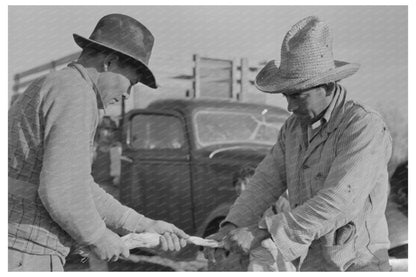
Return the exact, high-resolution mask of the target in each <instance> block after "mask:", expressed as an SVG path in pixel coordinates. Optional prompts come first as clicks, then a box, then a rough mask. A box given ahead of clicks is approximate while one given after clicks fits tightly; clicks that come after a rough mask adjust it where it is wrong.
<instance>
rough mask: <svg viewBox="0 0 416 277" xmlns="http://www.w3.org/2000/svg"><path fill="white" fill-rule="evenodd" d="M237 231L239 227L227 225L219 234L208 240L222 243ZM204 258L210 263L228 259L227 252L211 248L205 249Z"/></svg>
mask: <svg viewBox="0 0 416 277" xmlns="http://www.w3.org/2000/svg"><path fill="white" fill-rule="evenodd" d="M234 229H237V226H236V225H234V224H232V223H226V224H225V225H224V226H223V227H222V228H221V229H220V230H219V231H218V232H217V233H215V234H212V235H210V236H208V237H207V239H213V240H216V241H222V240H223V239H224V238H225V237H226V236H227V235H228V233H229V232H231V231H232V230H234ZM204 256H205V258H206V259H208V262H210V263H216V262H217V260H218V261H219V260H222V259H224V258H225V257H226V253H225V250H224V249H222V248H215V249H214V248H210V247H204Z"/></svg>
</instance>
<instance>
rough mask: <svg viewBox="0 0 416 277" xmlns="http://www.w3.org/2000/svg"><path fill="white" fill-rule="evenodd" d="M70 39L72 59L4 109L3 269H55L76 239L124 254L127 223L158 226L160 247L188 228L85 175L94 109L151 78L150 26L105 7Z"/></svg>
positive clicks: (136, 228)
mask: <svg viewBox="0 0 416 277" xmlns="http://www.w3.org/2000/svg"><path fill="white" fill-rule="evenodd" d="M74 39H75V42H76V43H77V44H78V45H79V46H80V47H81V48H82V53H81V55H80V57H79V59H78V61H76V62H73V63H71V64H69V65H68V67H66V68H65V69H63V70H60V71H57V72H52V73H50V74H48V75H47V76H46V77H41V78H39V79H37V80H35V81H34V82H33V83H32V84H31V85H29V87H28V88H27V89H26V91H25V92H24V93H23V95H22V96H21V97H19V98H18V99H17V100H16V102H15V103H14V104H13V105H12V107H11V108H10V110H9V117H8V118H9V143H8V146H9V147H8V149H9V160H8V161H9V163H8V164H9V166H8V168H9V171H8V176H9V180H8V181H9V195H8V200H9V228H8V247H9V271H62V270H63V265H64V263H65V258H66V256H67V255H68V253H69V251H70V248H71V246H73V245H74V244H75V243H76V244H77V245H79V244H80V245H83V246H87V247H89V249H90V251H92V252H93V253H94V254H95V255H96V256H97V257H99V258H100V259H102V260H106V261H115V260H117V259H118V258H119V257H120V256H123V257H126V256H128V255H129V250H128V249H127V248H126V247H125V245H124V244H123V242H122V240H121V239H120V237H119V235H124V234H127V233H132V232H137V233H140V232H154V233H158V234H161V235H162V236H161V239H160V245H161V248H162V249H163V250H165V251H167V250H180V249H181V248H182V247H184V246H185V245H186V238H188V235H186V234H185V233H184V232H183V231H182V230H180V229H178V228H177V227H175V226H174V225H172V224H169V223H167V222H164V221H157V220H152V219H150V218H146V217H145V216H144V215H141V214H139V213H137V212H136V211H134V210H133V209H131V208H128V207H126V206H123V205H121V204H120V203H119V202H118V201H117V200H115V199H114V198H113V197H112V196H110V195H109V194H107V193H106V192H105V191H104V190H103V189H101V188H100V187H99V186H98V185H97V184H96V183H95V182H94V181H93V178H92V177H91V159H92V149H93V140H94V134H95V130H96V128H97V124H98V122H99V109H105V108H106V107H107V106H108V105H110V104H112V103H115V102H118V101H120V100H121V98H122V96H125V97H128V96H129V94H130V91H131V88H132V87H133V86H134V85H136V84H137V83H139V82H140V83H143V84H145V85H147V86H149V87H151V88H156V80H155V77H154V75H153V73H152V71H151V70H150V69H149V67H148V63H149V59H150V55H151V51H152V47H153V41H154V38H153V35H152V34H151V32H150V31H149V30H148V29H147V28H146V27H145V26H144V25H142V24H141V23H140V22H138V21H137V20H135V19H134V18H131V17H129V16H126V15H122V14H110V15H106V16H104V17H103V18H102V19H100V21H99V22H98V24H97V26H96V27H95V29H94V31H93V32H92V34H91V36H90V37H89V38H85V37H82V36H80V35H77V34H74ZM114 230H115V231H117V233H118V234H116V233H115V232H114Z"/></svg>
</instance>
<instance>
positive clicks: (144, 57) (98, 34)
mask: <svg viewBox="0 0 416 277" xmlns="http://www.w3.org/2000/svg"><path fill="white" fill-rule="evenodd" d="M73 36H74V40H75V42H76V43H77V44H78V45H79V46H80V47H81V48H83V49H84V48H85V47H92V48H96V49H104V50H113V51H115V52H117V53H119V54H122V55H124V56H126V57H128V58H130V60H131V61H132V64H133V65H134V66H137V67H138V68H139V69H140V70H141V73H142V78H141V80H140V82H141V83H143V84H145V85H146V86H149V87H151V88H157V85H156V79H155V76H154V75H153V73H152V71H151V70H150V69H149V67H148V64H149V59H150V55H151V53H152V48H153V42H154V38H153V35H152V33H151V32H150V31H149V30H148V29H147V28H146V27H145V26H144V25H143V24H141V23H140V22H139V21H137V20H136V19H134V18H131V17H129V16H127V15H123V14H109V15H106V16H104V17H103V18H101V19H100V21H98V23H97V26H96V27H95V29H94V31H93V32H92V34H91V35H90V37H89V38H85V37H82V36H80V35H78V34H73Z"/></svg>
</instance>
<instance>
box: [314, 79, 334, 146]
mask: <svg viewBox="0 0 416 277" xmlns="http://www.w3.org/2000/svg"><path fill="white" fill-rule="evenodd" d="M337 96H338V90H337V87H336V86H335V88H334V90H333V97H332V99H331V102H330V103H329V105H328V108H327V109H326V111H325V113H324V115H323V116H322V118H321V119H319V120H318V121H316V122H314V123H312V124H310V125H308V141H309V142H310V141H311V140H312V139H313V137H314V136H315V135H316V134H317V133H318V132H319V130H320V127H322V126H324V125H325V124H326V123H327V122H328V121H329V120H330V119H331V115H332V112H333V111H334V107H335V104H336V102H337V101H336V99H338V97H337Z"/></svg>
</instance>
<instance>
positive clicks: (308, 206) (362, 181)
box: [266, 113, 391, 261]
mask: <svg viewBox="0 0 416 277" xmlns="http://www.w3.org/2000/svg"><path fill="white" fill-rule="evenodd" d="M349 122H350V123H349V124H348V126H347V127H346V128H345V130H344V131H343V133H342V134H341V135H340V139H339V141H338V143H337V146H336V147H337V149H336V153H337V154H336V158H335V160H334V162H333V164H332V166H331V168H330V171H329V173H328V176H327V178H326V179H325V182H324V185H323V189H321V190H320V191H319V192H318V193H317V194H316V195H315V196H314V197H313V198H311V199H309V200H308V201H306V202H305V203H304V204H302V205H300V206H298V207H296V208H295V209H293V210H292V211H289V212H285V213H280V214H277V215H275V216H273V217H269V218H266V223H267V226H268V230H269V232H270V234H271V236H272V238H273V240H274V241H275V243H276V246H277V248H278V249H279V251H280V252H281V253H282V254H283V257H284V258H285V259H286V260H287V261H292V260H294V259H296V258H298V257H301V256H303V255H305V253H307V250H308V247H309V245H310V244H311V243H312V241H313V240H315V239H317V238H319V237H321V236H322V235H325V234H327V233H329V232H330V231H332V230H335V229H337V228H339V227H341V226H343V225H345V224H346V223H348V222H349V221H351V220H352V219H353V218H355V217H356V216H357V215H358V213H359V211H360V210H361V209H362V208H363V207H364V203H365V201H366V199H367V198H368V196H369V194H370V192H371V190H372V189H373V188H374V186H375V184H376V183H377V178H378V176H379V174H380V172H383V170H384V171H385V172H387V163H388V161H389V159H390V156H391V137H390V135H389V132H388V131H387V128H386V126H385V124H384V122H383V121H382V119H381V118H380V117H379V116H378V115H376V114H372V113H365V114H364V115H362V114H359V115H355V116H353V117H352V118H351V120H350V121H349Z"/></svg>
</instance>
